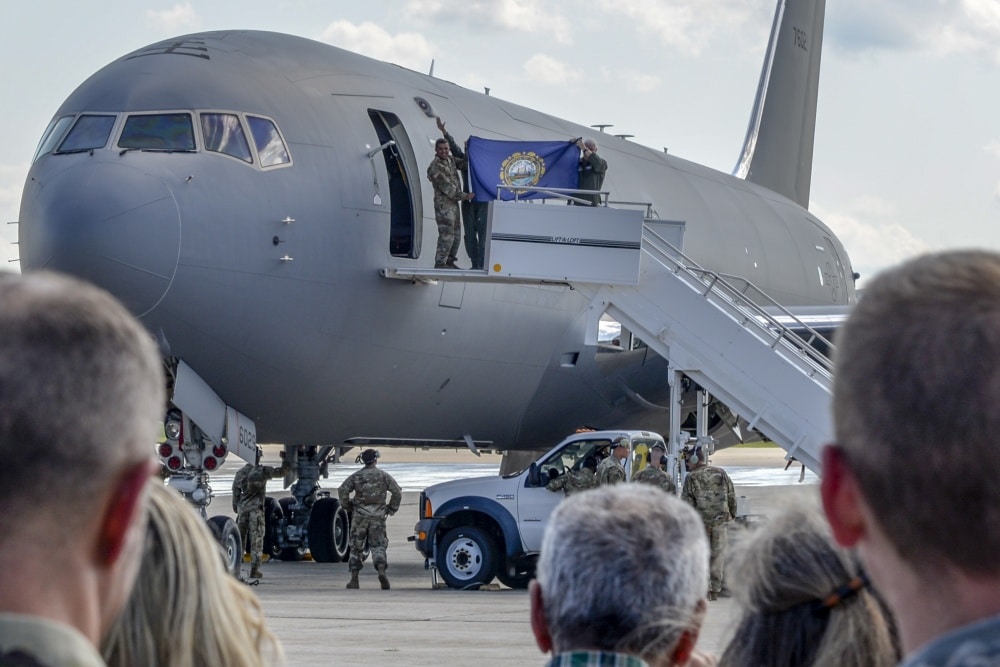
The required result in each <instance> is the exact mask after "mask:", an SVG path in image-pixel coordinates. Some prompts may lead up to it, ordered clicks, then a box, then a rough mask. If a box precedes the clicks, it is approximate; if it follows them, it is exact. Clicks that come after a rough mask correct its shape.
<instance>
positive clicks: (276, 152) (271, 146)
mask: <svg viewBox="0 0 1000 667" xmlns="http://www.w3.org/2000/svg"><path fill="white" fill-rule="evenodd" d="M247 123H249V124H250V134H252V135H253V141H254V144H256V146H257V154H258V155H259V156H260V166H262V167H272V166H274V165H277V164H286V163H288V162H291V161H292V160H291V158H290V157H288V149H287V148H285V142H284V141H282V139H281V134H279V133H278V128H277V127H276V126H275V125H274V123H273V122H271V121H270V120H268V119H267V118H260V117H258V116H247Z"/></svg>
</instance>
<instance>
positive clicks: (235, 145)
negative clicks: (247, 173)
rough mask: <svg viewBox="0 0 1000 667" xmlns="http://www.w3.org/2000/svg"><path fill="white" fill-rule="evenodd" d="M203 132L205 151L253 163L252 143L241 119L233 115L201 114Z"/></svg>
mask: <svg viewBox="0 0 1000 667" xmlns="http://www.w3.org/2000/svg"><path fill="white" fill-rule="evenodd" d="M201 132H202V134H203V135H204V136H205V150H207V151H212V152H215V153H222V154H224V155H229V156H231V157H234V158H236V159H238V160H243V161H244V162H251V163H252V162H253V156H252V155H251V154H250V142H249V141H247V136H246V133H245V132H244V131H243V124H242V123H240V117H239V116H237V115H236V114H231V113H203V114H201Z"/></svg>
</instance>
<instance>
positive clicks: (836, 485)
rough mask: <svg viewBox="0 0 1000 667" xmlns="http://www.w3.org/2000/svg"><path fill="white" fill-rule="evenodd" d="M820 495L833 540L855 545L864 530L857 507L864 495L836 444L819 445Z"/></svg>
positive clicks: (860, 508)
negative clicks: (820, 448) (820, 455)
mask: <svg viewBox="0 0 1000 667" xmlns="http://www.w3.org/2000/svg"><path fill="white" fill-rule="evenodd" d="M820 495H821V496H822V498H823V511H824V512H825V513H826V520H827V522H828V523H829V524H830V529H831V531H832V533H833V537H834V539H835V540H836V541H837V542H838V543H839V544H841V545H842V546H845V547H853V546H855V545H856V544H857V543H858V541H859V540H860V539H861V538H862V537H864V535H865V533H866V532H867V530H866V526H865V517H864V513H863V512H862V507H861V506H862V504H863V503H864V498H863V497H862V496H861V490H860V489H859V488H858V482H857V478H855V476H854V472H853V471H852V470H851V467H850V464H849V463H848V462H847V459H846V457H845V456H844V453H843V451H841V449H840V448H839V447H837V446H836V445H827V446H826V447H825V448H823V477H822V479H821V480H820Z"/></svg>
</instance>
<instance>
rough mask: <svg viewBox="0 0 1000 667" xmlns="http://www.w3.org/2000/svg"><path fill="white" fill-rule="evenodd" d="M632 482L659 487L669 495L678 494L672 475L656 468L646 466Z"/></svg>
mask: <svg viewBox="0 0 1000 667" xmlns="http://www.w3.org/2000/svg"><path fill="white" fill-rule="evenodd" d="M632 481H633V482H640V483H642V484H652V485H653V486H658V487H660V488H661V489H663V490H664V491H666V492H667V493H677V485H676V484H674V480H672V479H670V475H668V474H667V473H665V472H663V471H662V470H660V469H659V468H656V467H654V466H646V467H645V468H643V469H642V470H640V471H639V474H638V475H636V476H635V477H633V478H632Z"/></svg>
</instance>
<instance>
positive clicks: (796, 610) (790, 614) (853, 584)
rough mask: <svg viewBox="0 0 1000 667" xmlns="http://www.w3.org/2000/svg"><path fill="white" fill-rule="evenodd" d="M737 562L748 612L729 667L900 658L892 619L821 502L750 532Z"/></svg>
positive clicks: (736, 583) (729, 652) (861, 665)
mask: <svg viewBox="0 0 1000 667" xmlns="http://www.w3.org/2000/svg"><path fill="white" fill-rule="evenodd" d="M731 568H732V569H731V570H730V572H731V574H732V576H731V577H730V578H731V580H732V581H733V584H732V587H733V593H734V596H735V598H736V602H737V604H738V606H739V607H740V611H741V616H740V619H739V625H738V626H737V628H736V631H735V632H734V633H733V638H732V640H731V641H730V643H729V645H728V646H727V647H726V650H725V652H724V653H723V655H722V658H721V659H720V662H719V664H720V666H721V667H757V666H758V665H767V666H768V667H866V666H868V665H894V664H896V662H898V659H899V656H898V655H897V653H896V650H895V647H894V645H893V640H892V631H891V624H890V621H889V617H888V616H887V614H886V612H885V611H884V610H883V608H882V605H881V604H880V602H879V601H878V600H877V599H876V597H875V596H874V595H873V594H872V592H871V589H870V587H869V586H868V584H867V582H866V580H865V578H864V575H863V573H862V572H861V568H860V566H859V564H858V563H857V562H856V559H855V558H854V556H853V555H851V554H849V553H848V552H847V551H845V550H844V549H841V548H839V547H838V546H837V545H836V543H834V541H833V538H832V536H831V535H830V530H829V527H828V526H827V524H826V522H825V521H824V520H823V516H822V514H821V513H820V511H819V508H817V507H815V506H813V505H810V504H806V505H801V504H799V505H796V506H794V507H791V506H790V507H789V508H787V509H785V510H784V511H782V512H781V513H779V514H778V515H777V516H776V517H774V518H772V519H770V520H769V521H768V522H767V523H765V524H764V525H763V527H761V528H757V529H755V530H753V531H752V532H749V531H747V532H744V533H742V535H740V539H738V541H737V542H736V545H735V548H734V549H733V563H732V565H731Z"/></svg>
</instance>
